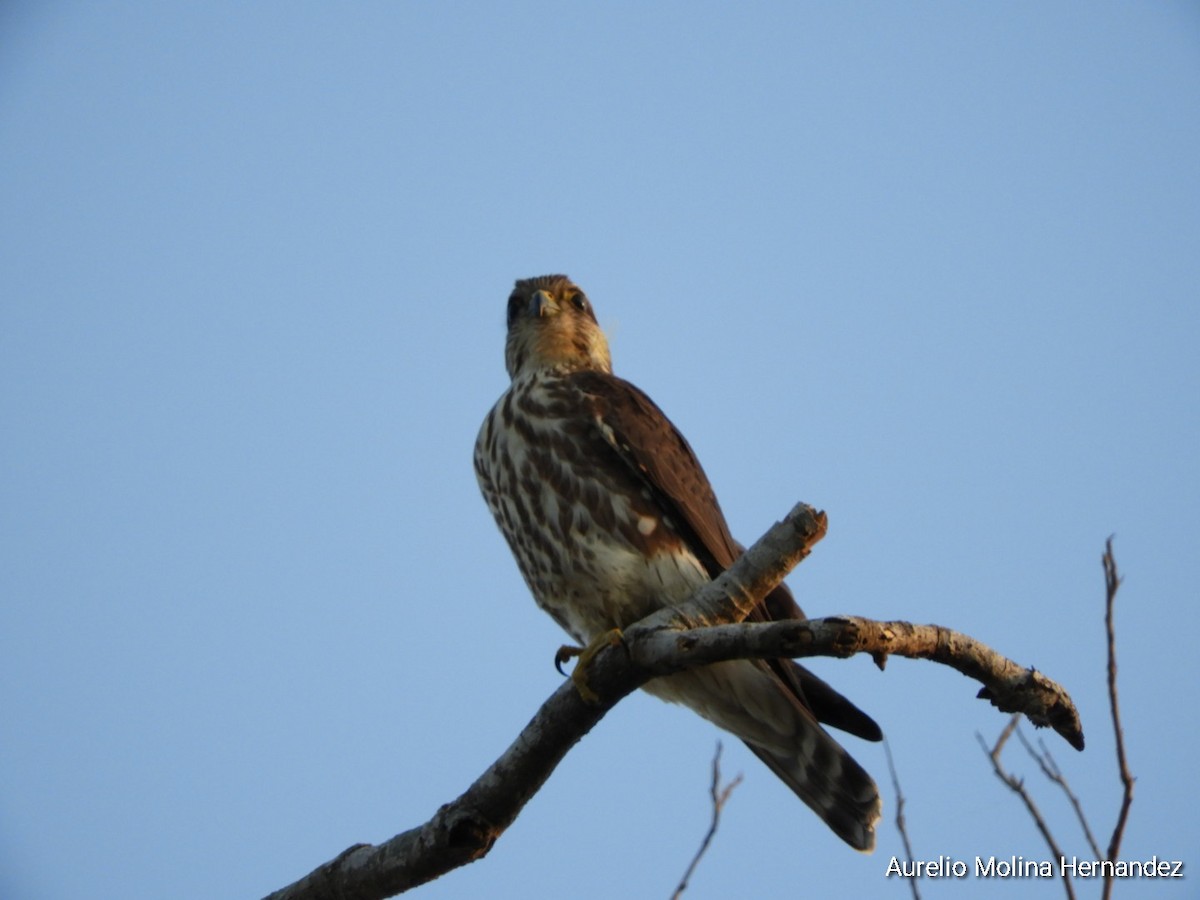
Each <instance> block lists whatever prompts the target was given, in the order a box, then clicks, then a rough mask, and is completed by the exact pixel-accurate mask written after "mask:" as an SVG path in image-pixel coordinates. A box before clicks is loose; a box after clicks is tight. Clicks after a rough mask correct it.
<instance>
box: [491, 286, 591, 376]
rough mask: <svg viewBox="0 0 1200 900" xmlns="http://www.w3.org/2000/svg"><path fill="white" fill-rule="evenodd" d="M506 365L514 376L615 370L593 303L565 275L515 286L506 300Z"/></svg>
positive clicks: (509, 372)
mask: <svg viewBox="0 0 1200 900" xmlns="http://www.w3.org/2000/svg"><path fill="white" fill-rule="evenodd" d="M504 364H505V365H506V366H507V367H508V374H509V375H510V376H511V377H513V378H516V377H517V376H518V375H520V374H522V373H524V372H532V371H537V370H538V369H552V368H562V369H571V370H575V369H595V370H599V371H601V372H611V371H612V359H611V358H610V357H609V354H608V340H607V339H606V338H605V337H604V332H603V331H601V330H600V326H599V324H597V322H596V314H595V313H594V312H592V304H591V303H589V302H588V298H587V297H586V296H585V295H584V293H583V291H581V290H580V289H579V288H578V287H576V286H575V284H574V283H572V281H571V279H570V278H568V277H567V276H566V275H542V276H539V277H538V278H524V279H521V280H520V281H518V282H517V284H516V286H515V287H514V288H513V292H512V295H511V296H510V297H509V298H508V341H507V342H506V344H505V346H504Z"/></svg>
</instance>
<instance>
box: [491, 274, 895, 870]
mask: <svg viewBox="0 0 1200 900" xmlns="http://www.w3.org/2000/svg"><path fill="white" fill-rule="evenodd" d="M504 359H505V364H506V366H507V368H508V374H509V376H511V378H512V383H511V385H510V386H509V388H508V390H506V391H505V392H504V394H503V395H502V396H501V397H500V399H499V400H498V401H497V403H496V405H495V406H494V407H493V408H492V411H491V412H490V413H489V414H488V415H487V418H485V419H484V421H483V426H482V427H481V428H480V431H479V437H478V439H477V440H476V443H475V472H476V475H477V476H478V479H479V486H480V489H481V490H482V491H483V496H484V499H485V500H486V501H487V505H488V507H489V508H490V509H491V512H492V515H493V516H495V519H496V523H497V524H498V525H499V527H500V530H501V532H503V534H504V537H505V539H506V540H507V541H508V544H509V547H510V548H511V549H512V552H513V555H514V556H515V557H516V560H517V564H518V566H519V567H520V569H521V574H522V575H523V576H524V577H525V581H526V583H527V584H528V585H529V589H530V591H532V593H533V596H534V599H535V600H536V601H537V604H538V606H540V607H541V608H542V609H544V610H545V611H546V612H548V613H549V614H550V615H551V617H553V618H554V620H555V621H556V622H558V624H559V625H561V626H562V627H563V628H564V629H566V631H567V632H568V633H569V634H570V635H571V636H572V637H573V638H574V639H575V640H576V641H578V642H580V644H583V645H590V644H592V643H593V642H595V641H597V640H598V639H601V638H602V637H603V636H604V635H605V634H608V633H610V632H612V630H613V629H621V628H625V627H627V626H629V625H632V624H633V623H634V622H636V621H638V620H639V619H642V618H644V617H645V616H647V615H649V614H650V613H652V612H654V611H655V610H658V609H661V608H663V607H665V606H668V605H671V604H674V603H679V602H681V601H683V600H685V599H686V598H687V597H689V596H690V595H691V594H693V593H694V592H695V591H696V590H697V589H698V588H699V587H700V586H702V585H703V584H704V583H706V582H708V581H711V580H712V579H714V578H716V577H717V576H718V575H720V574H721V572H722V571H724V570H725V569H727V568H728V567H729V566H730V565H732V564H733V562H734V560H735V559H737V557H738V556H739V555H740V554H741V552H742V550H743V548H742V546H741V545H740V544H738V543H737V542H736V541H735V540H734V539H733V536H732V535H731V534H730V533H729V526H728V525H727V524H726V522H725V516H724V514H723V513H722V512H721V507H720V506H719V505H718V503H717V498H716V495H715V494H714V493H713V489H712V487H711V486H710V484H709V481H708V477H707V476H706V475H705V474H704V470H703V469H702V468H701V467H700V463H699V461H697V459H696V456H695V454H694V453H693V452H692V448H691V447H690V446H689V445H688V442H687V441H686V440H684V437H683V435H681V434H680V433H679V431H678V430H677V429H676V428H675V426H674V425H672V424H671V422H670V420H669V419H668V418H667V417H666V415H664V414H663V412H662V411H661V410H660V409H659V408H658V407H657V406H656V405H655V404H654V402H653V401H652V400H651V399H650V398H649V397H647V396H646V395H645V394H643V393H642V392H641V391H640V390H638V389H637V388H636V387H634V386H633V385H632V384H630V383H629V382H627V381H624V380H622V379H620V378H618V377H617V376H615V375H613V373H612V363H611V359H610V357H609V350H608V341H607V340H606V339H605V336H604V333H603V332H602V331H601V330H600V326H599V324H598V323H597V321H596V315H595V313H594V312H593V310H592V305H591V303H590V302H589V300H588V298H587V297H586V296H585V295H584V293H583V291H581V290H580V289H579V288H578V287H577V286H576V285H575V284H573V283H572V282H571V280H570V279H569V278H567V277H566V276H565V275H543V276H541V277H538V278H530V279H524V280H520V281H518V282H517V283H516V287H515V289H514V290H513V292H512V295H511V296H510V297H509V298H508V337H507V342H506V344H505V354H504ZM749 618H750V620H756V621H767V620H771V619H780V618H804V614H803V613H802V612H801V611H800V608H799V607H798V606H797V605H796V601H795V600H794V599H793V598H792V595H791V592H790V591H789V590H788V589H787V587H786V586H784V585H782V584H781V585H780V586H779V587H778V588H776V589H775V590H774V591H773V592H772V593H771V594H769V595H768V596H767V597H766V598H765V599H764V601H763V602H762V603H761V604H759V605H758V606H757V607H756V608H755V609H754V611H753V612H752V613H751V615H750V617H749ZM644 689H645V690H646V691H648V692H649V693H651V694H653V695H654V696H656V697H660V698H662V699H663V700H667V701H671V702H674V703H681V704H683V705H684V706H687V707H690V708H691V709H692V710H694V711H695V712H697V713H699V714H700V715H701V716H703V717H704V718H706V719H708V720H709V721H711V722H713V723H714V724H716V725H718V726H719V727H721V728H723V729H725V730H726V731H729V732H732V733H733V734H735V735H737V736H738V737H739V738H741V739H742V740H743V741H745V743H746V745H747V746H749V748H750V749H751V750H752V751H753V752H754V753H755V754H756V755H757V756H758V758H759V759H761V760H762V761H763V762H764V763H766V764H767V766H768V767H769V768H770V769H771V771H773V772H774V773H775V774H776V775H777V776H779V778H781V779H782V780H783V782H784V783H785V784H786V785H787V786H788V787H789V788H791V789H792V790H793V791H794V792H795V793H796V794H797V795H798V796H799V797H800V799H801V800H803V801H804V802H805V803H807V804H808V805H809V806H810V807H812V809H813V810H814V811H815V812H816V813H817V815H819V816H820V817H821V818H822V819H823V820H824V821H825V822H826V823H827V824H828V825H829V827H830V828H831V829H833V831H834V832H835V833H836V834H837V835H838V836H839V837H841V838H842V839H843V840H845V841H846V842H847V843H849V844H850V845H851V846H853V847H855V848H856V849H858V850H863V851H870V850H871V849H873V848H874V846H875V823H876V822H877V821H878V820H879V815H880V800H879V791H878V789H877V788H876V786H875V782H874V781H872V779H871V776H870V775H868V774H867V773H866V772H865V771H864V770H863V769H862V767H861V766H859V764H858V763H857V762H855V761H854V759H853V758H851V756H850V755H849V754H848V753H847V752H846V751H845V750H844V749H842V747H841V746H840V745H839V744H838V743H837V742H836V741H835V740H834V739H833V738H832V737H830V735H829V734H828V733H827V732H826V731H825V730H824V729H823V728H822V727H821V725H820V724H819V723H820V722H823V723H825V724H827V725H831V726H834V727H836V728H840V729H843V730H845V731H848V732H850V733H852V734H855V735H857V736H859V737H862V738H865V739H867V740H876V741H877V740H880V739H881V737H882V734H881V732H880V730H879V726H878V725H876V724H875V722H874V721H873V720H872V719H871V718H870V717H869V716H867V715H866V714H865V713H863V712H862V711H861V710H859V709H858V708H857V707H856V706H854V704H853V703H851V702H850V701H849V700H847V699H846V698H845V697H843V696H841V695H840V694H839V693H837V691H835V690H834V689H833V688H832V687H830V686H829V685H828V684H826V683H825V682H824V681H822V680H821V679H820V678H818V677H817V676H816V675H814V674H812V673H811V672H809V671H808V670H806V669H804V668H803V667H801V666H799V665H797V664H796V663H794V662H793V661H791V660H788V659H778V660H769V661H757V660H737V661H731V662H723V663H717V664H714V665H710V666H704V667H701V668H696V669H691V670H688V671H685V672H681V673H679V674H676V675H670V676H667V677H663V678H658V679H655V680H653V681H651V682H649V683H648V684H647V685H645V688H644ZM581 692H582V689H581Z"/></svg>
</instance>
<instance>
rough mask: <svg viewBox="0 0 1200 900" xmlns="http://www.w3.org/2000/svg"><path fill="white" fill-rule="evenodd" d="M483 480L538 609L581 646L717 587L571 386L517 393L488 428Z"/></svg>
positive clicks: (480, 449) (483, 434)
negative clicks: (708, 585) (704, 588)
mask: <svg viewBox="0 0 1200 900" xmlns="http://www.w3.org/2000/svg"><path fill="white" fill-rule="evenodd" d="M475 470H476V475H477V476H478V479H479V485H480V488H481V490H482V491H483V495H484V498H485V500H486V501H487V504H488V507H489V509H490V510H491V512H492V515H493V516H494V517H495V519H496V523H497V525H499V527H500V530H501V532H502V533H503V534H504V537H505V538H506V540H507V541H508V543H509V546H510V548H511V549H512V552H513V555H514V557H516V560H517V564H518V566H519V567H520V570H521V573H522V575H523V576H524V577H525V581H526V582H527V584H528V585H529V588H530V590H531V591H532V593H533V595H534V599H535V600H536V601H537V602H538V604H539V605H540V606H541V607H542V608H543V609H545V610H546V611H547V612H549V613H550V615H551V616H553V617H554V618H555V620H556V621H558V622H559V624H560V625H562V626H563V627H564V628H565V629H566V630H567V631H568V632H569V633H570V634H571V635H572V636H573V637H575V639H576V640H579V641H588V640H591V639H592V638H593V637H595V636H597V635H599V634H601V633H603V632H604V631H607V630H608V629H611V628H614V627H618V628H620V627H625V626H628V625H630V624H632V623H633V622H636V621H637V620H638V619H641V618H643V617H644V616H646V615H648V614H650V613H651V612H653V611H654V610H656V609H659V608H661V607H663V606H665V605H669V604H670V603H673V602H677V601H680V600H683V599H685V598H686V597H687V596H688V595H690V594H691V593H692V592H693V591H694V590H695V589H696V588H697V587H699V586H700V585H701V584H703V583H704V582H705V581H707V580H708V576H707V574H706V573H705V571H704V568H703V566H702V565H701V564H700V562H699V561H698V560H697V559H696V557H695V556H694V555H693V554H692V553H691V552H690V551H689V550H688V549H687V548H686V546H685V545H684V543H683V541H682V540H681V539H680V537H679V535H678V534H677V533H676V531H675V529H674V527H673V525H672V523H671V521H670V519H669V517H668V516H667V515H666V513H665V511H664V510H663V509H662V508H661V507H660V506H659V505H658V504H657V503H656V502H655V500H654V497H653V496H652V493H651V492H650V490H649V489H648V487H647V486H646V485H645V484H644V483H642V481H641V480H640V478H639V477H638V476H637V474H636V473H635V472H633V471H632V470H631V469H630V467H629V466H628V465H627V464H626V463H625V462H624V461H623V460H622V459H621V458H620V457H619V456H617V455H616V454H615V453H614V452H613V450H612V448H611V446H610V445H609V444H608V443H607V442H606V441H605V440H604V438H603V435H602V432H601V423H598V422H597V421H596V420H595V419H594V418H593V416H592V415H591V413H590V412H589V411H588V407H587V404H586V403H585V402H584V400H583V398H582V397H573V396H571V386H570V385H569V384H568V383H567V382H565V381H562V380H555V379H548V378H538V377H532V378H524V379H520V380H517V381H515V382H514V383H513V386H512V387H511V388H510V389H509V390H508V391H507V392H506V393H505V394H504V395H503V396H502V397H501V398H500V400H499V401H498V402H497V403H496V405H495V407H493V409H492V411H491V413H489V415H488V416H487V418H486V419H485V420H484V423H483V426H482V427H481V429H480V432H479V437H478V439H477V441H476V444H475Z"/></svg>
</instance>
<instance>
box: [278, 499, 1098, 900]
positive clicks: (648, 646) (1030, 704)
mask: <svg viewBox="0 0 1200 900" xmlns="http://www.w3.org/2000/svg"><path fill="white" fill-rule="evenodd" d="M825 525H826V522H825V515H824V513H821V512H818V511H817V510H814V509H813V508H812V507H809V506H806V505H804V504H798V505H797V506H796V507H795V508H794V509H793V510H792V511H791V513H790V514H789V515H788V517H787V518H786V519H784V520H783V521H782V522H778V523H776V524H775V525H774V526H772V528H771V529H770V530H769V531H768V532H767V533H766V535H764V536H763V537H762V539H760V540H759V541H758V542H756V543H755V545H754V546H753V547H751V548H750V549H749V550H748V551H746V552H745V553H744V554H743V555H742V556H741V557H740V558H739V559H738V560H737V561H736V562H735V563H734V564H733V565H732V566H731V567H730V568H729V569H728V570H727V571H726V572H724V573H723V574H722V575H721V576H720V577H719V578H717V579H716V580H715V581H713V582H711V583H709V584H707V585H705V586H704V587H703V588H702V589H701V590H699V591H697V593H696V594H695V596H694V597H692V598H691V599H690V600H689V601H688V602H686V603H684V604H680V605H678V606H677V607H675V608H669V609H664V610H661V611H659V612H657V613H655V614H654V615H652V616H649V617H647V618H646V619H644V620H643V621H642V622H639V623H637V624H636V625H634V626H632V627H630V628H628V629H626V631H625V634H624V640H623V642H621V643H620V644H618V645H617V646H613V647H608V648H606V649H604V650H602V651H600V652H599V653H598V654H596V656H595V657H594V658H593V659H592V661H591V663H590V664H589V666H588V670H587V672H588V677H587V681H588V685H589V686H590V687H591V689H592V690H593V691H595V693H596V694H597V695H598V697H599V699H598V700H597V701H596V702H594V703H588V702H585V701H584V700H583V699H582V698H581V697H580V695H579V692H578V691H577V690H576V689H575V686H574V684H573V683H572V682H570V681H568V682H566V683H564V684H563V685H562V686H561V687H560V688H558V690H556V691H555V692H554V693H553V694H552V695H551V696H550V698H549V699H548V700H547V701H546V702H545V703H544V704H543V705H542V708H541V709H540V710H538V712H537V713H536V714H535V715H534V717H533V719H532V720H531V721H530V722H529V724H528V725H527V726H526V727H525V729H524V730H523V731H522V732H521V734H520V735H518V736H517V739H516V740H515V741H514V742H513V743H512V745H511V746H510V747H509V748H508V749H507V750H506V751H505V752H504V754H503V755H502V756H501V757H500V758H499V759H498V760H496V762H495V763H493V764H492V765H491V766H490V767H489V768H488V770H487V771H486V772H484V773H483V775H481V776H480V777H479V778H478V779H477V780H476V781H475V783H474V784H472V785H471V786H470V787H469V788H468V789H467V790H466V791H465V792H464V793H463V794H462V795H461V796H460V797H458V798H457V799H456V800H454V801H452V802H450V803H448V804H446V805H445V806H443V807H441V809H439V810H438V811H437V812H436V813H435V814H434V816H433V817H432V818H431V819H430V820H429V821H428V822H426V823H425V824H423V825H420V826H418V827H416V828H413V829H411V830H409V831H406V832H403V833H402V834H399V835H396V836H395V837H393V838H391V839H390V840H388V841H385V842H384V843H382V844H379V845H370V844H357V845H355V846H353V847H350V848H349V849H347V850H346V851H344V852H343V853H341V854H340V855H339V856H337V857H336V858H335V859H333V860H331V861H330V862H328V863H325V864H324V865H322V866H320V867H319V868H317V869H316V870H314V871H313V872H312V873H310V874H309V875H307V876H305V877H304V878H302V879H301V880H300V881H297V882H295V883H294V884H292V885H290V886H289V887H286V888H283V889H282V890H280V891H277V892H275V893H274V894H271V895H270V897H271V900H285V898H286V900H299V898H317V897H329V896H337V897H344V898H356V900H367V898H371V900H374V898H381V897H390V896H394V895H395V894H399V893H402V892H403V891H406V890H408V889H410V888H412V887H415V886H417V885H420V884H423V883H424V882H426V881H430V880H432V879H434V878H437V877H438V876H440V875H442V874H444V873H446V872H448V871H450V870H451V869H454V868H456V867H458V866H461V865H465V864H466V863H469V862H473V861H475V860H477V859H480V858H482V857H483V856H485V855H486V854H487V853H488V851H489V850H490V849H491V847H492V845H493V844H494V843H495V841H496V839H497V838H498V837H499V836H500V835H501V834H502V833H503V832H504V830H505V829H506V828H508V826H509V825H510V824H512V822H513V820H514V819H516V817H517V815H518V814H519V813H520V811H521V810H522V809H523V808H524V806H525V804H526V803H527V802H528V801H529V799H530V798H531V797H532V796H533V795H534V794H535V793H536V792H537V791H538V789H539V788H540V787H541V786H542V784H543V783H545V781H546V779H547V778H549V777H550V774H551V773H552V772H553V771H554V769H555V767H556V766H557V765H558V763H559V762H560V761H561V760H562V758H563V757H564V756H565V755H566V754H567V752H568V751H569V750H570V749H571V747H573V746H574V745H575V744H576V743H577V742H578V741H579V739H580V738H582V737H583V736H584V735H585V734H586V733H587V732H588V731H589V730H590V729H591V728H592V727H593V726H595V724H596V723H597V722H599V721H600V719H601V718H603V716H604V715H605V713H607V712H608V710H609V709H611V708H612V707H613V706H615V705H616V703H617V702H618V701H620V700H621V698H623V697H624V696H626V695H627V694H629V693H630V692H632V691H633V690H635V689H637V688H638V687H640V686H641V685H643V684H645V683H646V682H647V681H649V680H650V679H652V678H655V677H658V676H660V675H666V674H670V673H673V672H679V671H682V670H684V669H687V668H691V667H692V666H697V665H705V664H707V663H713V662H720V661H723V660H729V659H750V658H768V659H769V658H778V657H804V656H835V657H847V656H851V655H853V654H855V653H870V654H871V655H872V656H873V657H875V659H876V661H877V662H881V661H882V660H885V659H886V657H887V656H888V655H892V654H894V655H899V656H908V657H914V658H922V659H931V660H933V661H935V662H939V663H942V664H944V665H948V666H951V667H953V668H955V669H957V670H958V671H960V672H962V673H963V674H965V675H968V676H970V677H972V678H974V679H976V680H978V681H980V682H982V684H983V685H984V687H983V689H982V690H981V691H980V693H979V696H981V697H986V698H987V699H989V700H990V701H991V702H992V704H993V705H995V706H996V707H998V708H999V709H1001V710H1003V711H1005V712H1017V711H1020V712H1024V713H1026V714H1027V715H1028V716H1029V717H1030V719H1031V720H1032V721H1034V722H1035V724H1043V725H1051V726H1053V727H1054V729H1055V730H1056V731H1058V732H1059V734H1061V735H1062V736H1063V737H1064V738H1065V739H1066V740H1067V741H1068V742H1069V743H1070V744H1071V745H1072V746H1074V747H1077V748H1082V747H1083V733H1082V730H1081V728H1080V724H1079V716H1078V713H1076V711H1075V707H1074V704H1073V703H1072V701H1071V699H1070V697H1069V696H1068V695H1067V693H1066V692H1065V691H1064V690H1063V689H1062V688H1061V687H1059V686H1058V685H1056V684H1055V683H1054V682H1052V681H1050V679H1048V678H1046V677H1045V676H1044V675H1042V674H1040V673H1039V672H1036V671H1033V670H1029V669H1024V668H1022V667H1021V666H1019V665H1017V664H1016V663H1014V662H1012V661H1011V660H1008V659H1006V658H1004V657H1003V656H1001V655H1000V654H998V653H996V652H995V651H994V650H992V649H990V648H989V647H987V646H985V645H983V644H981V643H979V642H978V641H976V640H974V639H973V638H970V637H967V636H966V635H962V634H959V633H958V632H955V631H951V630H949V629H947V628H942V627H940V626H936V625H912V624H910V623H908V622H876V621H874V620H871V619H864V618H858V617H853V616H843V617H834V618H826V619H812V620H797V621H793V622H775V623H770V624H716V623H728V622H738V621H740V619H742V618H744V617H745V616H746V615H747V614H748V611H749V609H750V608H751V607H752V606H753V605H754V603H755V602H757V600H758V599H759V598H761V597H763V596H764V595H766V594H767V593H768V592H769V591H770V590H771V589H772V588H774V587H775V585H777V584H778V583H779V582H780V581H781V580H782V579H783V577H784V575H786V574H787V572H788V571H790V569H791V568H792V567H793V566H795V565H796V564H797V563H798V562H800V560H802V559H803V558H804V557H805V556H807V555H808V553H809V551H810V549H811V547H812V545H813V544H814V543H816V542H817V541H818V540H820V539H821V537H823V536H824V534H825ZM690 626H701V627H698V628H692V630H681V627H683V628H687V627H690ZM704 626H708V627H704Z"/></svg>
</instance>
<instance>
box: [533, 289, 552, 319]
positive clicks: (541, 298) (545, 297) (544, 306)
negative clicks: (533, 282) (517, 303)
mask: <svg viewBox="0 0 1200 900" xmlns="http://www.w3.org/2000/svg"><path fill="white" fill-rule="evenodd" d="M529 311H530V312H531V313H532V314H533V315H535V316H538V317H541V316H554V315H557V314H558V312H559V306H558V302H557V301H556V300H555V299H554V298H553V297H551V296H550V295H549V294H548V293H546V292H545V291H535V292H534V295H533V296H532V297H530V298H529Z"/></svg>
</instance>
